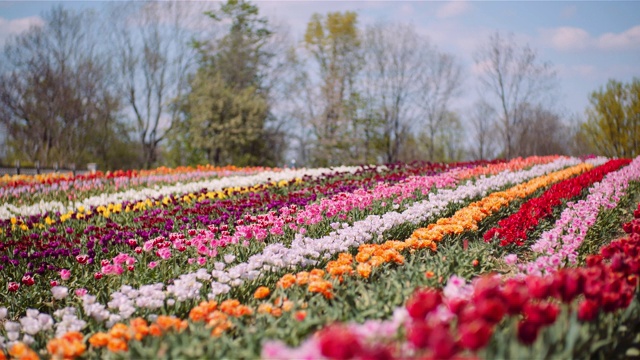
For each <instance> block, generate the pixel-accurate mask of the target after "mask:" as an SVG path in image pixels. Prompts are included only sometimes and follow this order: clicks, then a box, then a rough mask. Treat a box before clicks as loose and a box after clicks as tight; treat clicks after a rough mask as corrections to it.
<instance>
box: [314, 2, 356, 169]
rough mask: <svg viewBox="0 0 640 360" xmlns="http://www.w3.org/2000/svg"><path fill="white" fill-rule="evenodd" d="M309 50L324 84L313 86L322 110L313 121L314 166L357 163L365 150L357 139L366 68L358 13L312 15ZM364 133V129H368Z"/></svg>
mask: <svg viewBox="0 0 640 360" xmlns="http://www.w3.org/2000/svg"><path fill="white" fill-rule="evenodd" d="M304 42H305V47H306V49H307V50H308V51H309V52H310V53H311V56H312V57H313V59H314V60H315V62H316V65H317V69H318V70H319V78H320V83H319V84H318V85H311V84H310V85H311V86H312V88H313V89H312V90H311V91H313V92H314V93H315V96H314V97H315V98H317V99H319V101H314V103H316V104H318V106H317V107H316V108H315V109H311V110H310V113H309V117H310V119H311V125H312V128H313V132H314V135H315V137H316V147H315V148H314V149H313V150H312V156H311V157H312V159H313V160H312V161H313V163H314V164H315V165H334V164H339V163H349V162H358V159H357V158H356V159H353V158H352V157H353V156H354V155H355V156H356V157H357V156H358V152H359V151H358V149H359V148H361V147H362V145H361V144H360V140H361V139H360V138H359V137H358V135H359V134H360V133H361V131H362V130H363V123H362V121H361V120H362V119H360V118H358V116H357V110H358V108H359V104H361V101H362V99H361V96H360V95H359V94H358V92H357V89H356V80H357V79H356V77H357V75H358V73H359V71H360V70H361V68H362V54H361V39H360V34H359V32H358V28H357V14H356V13H354V12H349V11H347V12H345V13H344V14H343V13H340V12H333V13H328V14H327V15H326V16H322V15H320V14H314V15H313V16H312V17H311V20H310V21H309V23H308V24H307V30H306V33H305V37H304ZM316 89H317V90H316ZM364 128H366V126H364Z"/></svg>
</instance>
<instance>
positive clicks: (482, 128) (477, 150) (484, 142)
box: [469, 100, 496, 160]
mask: <svg viewBox="0 0 640 360" xmlns="http://www.w3.org/2000/svg"><path fill="white" fill-rule="evenodd" d="M495 116H496V114H495V111H494V109H493V107H492V106H491V105H489V104H487V103H486V102H484V101H482V100H479V101H477V102H476V103H475V105H474V107H473V112H472V114H471V128H472V130H473V135H472V137H471V142H470V146H469V153H470V154H471V156H472V157H473V158H474V159H476V160H485V159H491V158H493V156H494V151H495V137H494V136H493V135H492V134H493V131H494V128H495V124H494V118H495Z"/></svg>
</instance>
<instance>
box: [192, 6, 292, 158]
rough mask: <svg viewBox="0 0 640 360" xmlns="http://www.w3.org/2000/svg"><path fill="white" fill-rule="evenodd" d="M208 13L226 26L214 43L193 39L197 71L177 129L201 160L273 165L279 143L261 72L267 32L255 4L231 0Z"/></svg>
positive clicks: (266, 57)
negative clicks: (200, 155) (182, 132)
mask: <svg viewBox="0 0 640 360" xmlns="http://www.w3.org/2000/svg"><path fill="white" fill-rule="evenodd" d="M207 15H208V16H209V17H210V18H211V19H213V20H214V21H215V22H216V23H220V24H225V23H227V24H229V26H228V29H227V32H226V34H225V35H224V36H223V37H222V38H220V39H217V40H214V41H204V40H199V41H196V42H195V43H194V45H195V48H196V50H197V52H198V54H199V69H198V71H197V72H196V73H195V75H194V76H193V77H191V79H190V82H189V83H190V87H191V89H190V91H189V93H188V94H187V95H186V96H185V102H184V104H183V106H182V113H183V114H184V120H183V124H182V129H184V130H185V131H186V135H185V136H186V138H188V139H189V141H190V146H193V147H194V148H195V149H197V151H200V152H202V153H203V154H204V158H205V160H206V161H208V162H210V163H213V164H216V165H220V164H235V165H276V163H278V162H279V161H280V156H281V154H280V152H281V151H282V149H281V146H280V148H279V147H278V146H275V147H274V146H271V145H272V144H278V145H281V144H283V141H280V140H279V139H278V138H279V137H281V136H282V134H281V132H279V131H278V129H275V131H274V129H273V128H268V126H267V124H268V123H269V121H270V120H271V119H272V115H271V113H270V103H269V88H268V87H267V86H264V85H265V73H266V69H267V68H268V65H269V64H270V62H269V61H270V58H271V54H270V53H269V52H268V51H265V46H266V44H267V42H268V40H269V38H270V36H271V35H272V32H271V30H270V29H269V26H268V23H267V21H266V19H264V18H261V17H259V14H258V8H257V7H256V6H254V5H251V4H248V3H246V2H244V1H235V0H230V1H228V2H227V3H225V4H223V5H222V6H221V7H220V10H219V11H217V12H208V13H207Z"/></svg>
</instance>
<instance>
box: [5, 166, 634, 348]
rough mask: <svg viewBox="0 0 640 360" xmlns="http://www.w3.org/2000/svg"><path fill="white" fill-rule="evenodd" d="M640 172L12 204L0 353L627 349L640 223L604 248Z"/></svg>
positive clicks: (300, 176)
mask: <svg viewBox="0 0 640 360" xmlns="http://www.w3.org/2000/svg"><path fill="white" fill-rule="evenodd" d="M231 181H235V182H236V184H235V185H234V187H232V188H229V187H226V185H227V184H230V182H231ZM238 181H242V183H241V184H237V182H238ZM639 181H640V158H639V159H634V160H633V161H630V160H624V159H622V160H608V159H603V158H592V159H588V160H580V159H576V158H567V157H557V156H555V157H532V158H526V159H515V160H512V161H509V162H490V163H487V162H482V163H459V164H450V165H446V164H414V165H412V166H409V165H394V166H389V167H384V168H380V167H359V168H355V167H354V168H341V169H334V170H332V171H328V170H327V169H316V170H296V171H292V170H282V171H279V172H267V171H266V170H265V171H262V172H259V173H257V174H255V175H247V176H242V177H235V178H231V177H229V178H221V179H217V180H210V181H205V182H202V181H199V182H193V183H188V184H184V185H177V184H176V185H166V186H158V187H157V188H156V189H147V190H144V189H138V190H135V191H134V190H127V191H124V192H115V193H113V194H109V195H105V196H104V197H101V198H99V199H98V198H91V197H88V198H85V199H84V200H82V201H81V202H79V203H66V202H63V201H59V200H52V201H50V202H45V203H42V204H41V206H39V207H37V208H31V207H29V206H26V207H16V206H14V205H8V204H5V205H4V209H5V211H6V212H9V213H10V214H11V216H9V217H7V218H6V219H5V220H4V221H3V227H2V232H1V233H0V238H1V239H0V240H1V241H0V260H2V262H1V264H0V272H2V274H3V277H2V280H0V349H2V350H0V354H1V355H0V359H1V358H2V357H13V358H30V357H31V358H33V357H45V358H47V357H53V358H74V357H87V358H103V357H107V356H115V357H126V358H129V357H133V358H151V357H159V358H163V357H167V358H224V357H237V358H255V357H257V356H263V357H265V358H296V359H297V358H303V357H307V358H322V357H326V358H342V359H347V358H363V357H374V358H411V357H425V356H431V357H436V358H445V357H450V356H454V355H456V356H460V355H462V356H475V355H478V356H480V357H514V356H518V354H528V355H529V356H531V355H533V356H534V357H535V356H538V355H536V354H538V353H539V354H547V355H548V356H560V354H565V355H566V354H569V355H568V356H569V357H576V356H577V357H585V356H589V355H590V354H591V352H598V351H614V352H617V353H620V354H626V351H627V350H628V348H630V346H627V345H626V344H632V343H633V340H630V341H626V339H627V337H629V336H630V335H628V334H627V332H630V331H632V328H631V327H630V326H629V325H628V324H630V323H631V324H633V323H634V321H635V323H637V322H638V319H639V318H640V316H639V315H638V314H637V312H636V310H628V309H636V307H635V306H637V300H635V299H636V298H637V292H636V288H637V280H635V279H637V278H636V276H637V275H640V274H638V273H637V272H638V269H637V264H638V263H640V262H639V261H640V259H637V255H638V248H640V243H639V242H640V240H638V239H640V237H639V236H640V232H638V230H640V223H638V220H634V221H632V222H629V223H628V224H627V225H624V230H625V231H627V232H628V233H631V235H629V236H628V238H627V239H626V240H615V241H614V242H611V245H607V244H608V243H609V242H610V241H611V240H612V239H615V238H616V236H617V235H618V234H619V233H618V232H617V230H616V229H618V230H619V229H620V227H621V224H622V222H623V219H628V217H629V216H630V215H631V214H633V212H634V211H635V214H636V215H637V216H640V208H638V206H637V203H638V202H639V201H640V185H639V184H640V183H639ZM51 194H53V193H50V195H51ZM56 201H58V202H59V203H57V202H56ZM567 201H568V202H567ZM632 202H633V204H634V206H633V208H631V207H630V206H631V203H632ZM57 206H62V208H60V209H61V210H63V211H58V213H57V214H56V213H55V211H57V210H55V211H54V210H52V209H56V207H57ZM533 208H535V209H538V210H539V212H538V213H537V217H534V218H529V217H526V216H522V214H531V209H533ZM631 210H633V211H631ZM69 212H71V214H69ZM516 219H517V220H516ZM518 225H520V226H519V227H518V229H519V230H523V231H520V232H518V235H517V236H515V237H513V239H516V240H513V241H509V240H507V242H508V243H509V244H510V243H519V245H520V246H517V247H514V246H513V245H510V246H507V247H502V246H499V242H498V241H496V242H485V241H483V240H484V238H487V239H492V238H493V236H494V235H496V234H499V236H503V234H512V233H513V234H515V231H505V230H504V229H508V228H511V229H512V228H513V227H514V226H518ZM492 228H496V229H501V230H498V231H490V232H487V230H489V229H492ZM525 239H526V240H525ZM436 244H437V246H436ZM600 248H601V249H602V250H598V249H600ZM597 251H600V253H599V254H600V255H591V256H589V252H597ZM510 252H511V253H510ZM447 279H448V280H447ZM416 288H417V289H418V290H416V291H415V292H414V289H416ZM625 309H627V310H625ZM595 319H599V320H600V322H602V321H605V322H606V323H607V324H609V325H608V326H610V327H614V328H615V327H616V326H623V325H624V326H627V330H624V331H626V332H624V331H623V334H622V333H621V334H622V335H621V339H620V341H618V342H615V343H611V344H609V343H605V340H606V339H605V338H603V337H602V331H601V329H600V328H599V327H597V326H595V325H594V326H595V328H593V327H594V326H591V325H589V324H591V321H595ZM594 324H595V323H594ZM590 326H591V327H590ZM598 326H599V325H598ZM592 328H593V329H592ZM585 329H588V330H585ZM590 331H592V332H593V334H591V333H590ZM313 334H316V335H313ZM549 334H553V335H549ZM585 334H586V335H585ZM590 334H591V335H590ZM312 335H313V336H312ZM589 336H592V337H593V339H594V340H601V342H600V343H601V344H604V345H601V347H600V348H593V349H592V348H589V346H588V344H589ZM623 340H624V341H623ZM560 343H562V344H564V345H562V346H560V345H558V344H560ZM625 346H626V347H625ZM532 348H536V349H538V350H537V351H538V352H534V351H533V350H531V349H532ZM587 348H589V349H587ZM540 349H542V350H540ZM585 349H587V350H585ZM590 351H591V352H590ZM631 353H632V352H631ZM540 356H542V355H540Z"/></svg>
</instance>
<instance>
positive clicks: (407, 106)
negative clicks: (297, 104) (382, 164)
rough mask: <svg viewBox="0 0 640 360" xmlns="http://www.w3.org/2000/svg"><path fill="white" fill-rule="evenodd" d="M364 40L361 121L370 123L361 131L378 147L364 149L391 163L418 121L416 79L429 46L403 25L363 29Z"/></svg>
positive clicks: (396, 159)
mask: <svg viewBox="0 0 640 360" xmlns="http://www.w3.org/2000/svg"><path fill="white" fill-rule="evenodd" d="M364 38H365V40H364V44H363V48H364V49H363V50H364V56H365V59H366V61H365V66H364V69H363V77H362V87H363V90H362V92H363V94H364V96H365V98H366V101H365V107H366V108H365V110H364V113H365V114H364V117H365V119H368V120H369V121H368V124H367V125H368V126H365V127H364V131H365V132H368V131H370V132H373V134H371V135H369V134H366V133H365V138H366V139H367V140H369V141H370V140H371V139H372V140H373V141H375V142H376V143H377V144H371V145H370V146H367V152H373V153H376V154H377V153H378V152H380V153H381V155H382V159H383V160H384V161H386V162H389V163H392V162H396V161H398V160H399V156H400V153H401V151H402V147H403V146H405V143H406V140H407V139H408V135H409V133H410V130H411V128H412V125H414V123H415V122H416V121H417V120H418V111H417V108H416V106H415V100H416V98H417V93H418V91H419V90H420V89H421V88H420V84H419V82H418V81H416V79H424V78H425V77H426V76H425V71H426V70H427V67H426V66H425V64H426V63H425V61H424V59H425V58H426V57H427V56H428V53H429V51H430V46H429V44H428V42H427V41H426V39H424V38H422V37H420V35H419V34H417V32H416V31H415V29H414V28H413V27H412V26H410V25H403V24H386V23H378V24H375V25H373V26H370V27H368V28H367V29H366V31H365V36H364ZM376 132H379V133H376ZM376 145H377V146H376ZM369 148H371V149H369ZM378 150H379V151H378ZM376 160H377V159H376Z"/></svg>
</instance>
